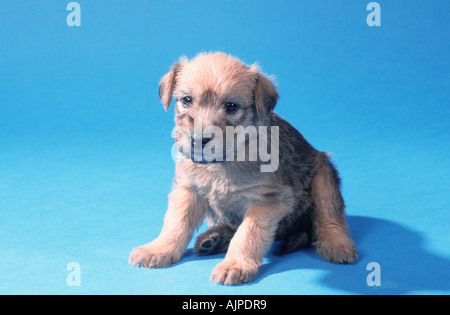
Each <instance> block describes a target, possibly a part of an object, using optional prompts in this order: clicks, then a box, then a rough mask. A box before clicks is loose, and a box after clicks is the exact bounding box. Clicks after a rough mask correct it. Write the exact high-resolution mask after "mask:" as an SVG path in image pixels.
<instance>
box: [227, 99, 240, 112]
mask: <svg viewBox="0 0 450 315" xmlns="http://www.w3.org/2000/svg"><path fill="white" fill-rule="evenodd" d="M225 109H226V110H227V112H228V113H233V112H235V111H236V110H237V109H238V106H237V105H236V104H234V103H231V102H228V103H226V104H225Z"/></svg>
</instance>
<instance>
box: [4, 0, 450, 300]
mask: <svg viewBox="0 0 450 315" xmlns="http://www.w3.org/2000/svg"><path fill="white" fill-rule="evenodd" d="M370 2H371V1H369V0H367V1H361V0H346V1H339V0H317V1H306V0H286V1H275V0H273V1H272V0H267V1H257V0H245V1H237V0H227V1H216V0H208V1H207V0H190V1H181V0H178V1H177V0H165V1H160V0H154V1H125V0H120V1H119V0H95V1H94V0H80V1H78V2H76V3H70V1H61V0H58V1H56V0H46V1H39V2H30V1H24V0H14V1H13V0H2V1H0V293H2V294H35V293H37V294H141V293H142V294H428V293H437V294H449V293H450V268H449V267H450V264H449V262H450V246H449V230H450V229H449V208H450V203H449V199H450V198H449V197H450V191H449V189H450V179H449V178H450V176H449V172H450V163H449V162H450V159H449V157H450V124H449V121H450V110H449V108H450V102H449V86H450V82H449V73H450V67H449V53H450V51H449V31H450V18H449V13H450V2H449V1H447V0H414V1H401V0H389V1H385V0H380V1H378V2H376V3H375V4H373V3H372V4H370ZM369 4H370V5H369ZM368 5H369V6H368ZM204 51H223V52H226V53H229V54H231V55H234V56H236V57H238V58H239V59H241V60H243V61H244V62H246V63H248V64H251V63H254V62H258V63H259V64H260V65H262V69H263V71H264V72H265V73H269V74H273V75H274V76H275V78H276V82H277V85H278V91H279V93H280V96H281V98H280V100H279V102H278V105H277V107H276V109H275V111H276V112H277V113H278V114H280V115H281V116H282V117H283V118H285V119H286V120H288V121H289V122H290V123H291V124H292V125H293V126H295V127H296V128H297V129H299V130H300V131H301V132H302V134H303V135H304V136H305V138H306V139H307V140H308V141H309V142H310V143H312V144H313V145H314V146H315V147H316V148H317V149H319V150H322V151H327V152H330V154H331V155H332V156H333V158H334V161H335V163H336V165H337V168H338V169H339V171H340V174H341V177H342V179H343V194H344V198H345V200H346V204H347V214H348V222H349V226H350V230H351V234H352V236H353V238H354V240H355V243H356V245H357V247H358V250H359V254H360V257H359V259H358V261H357V262H356V263H355V264H352V265H336V264H331V263H329V262H326V261H324V260H323V259H322V258H321V257H319V256H318V255H317V254H316V253H315V252H314V250H312V249H306V250H301V251H299V252H295V253H292V254H289V255H286V256H281V257H279V256H276V255H275V254H274V249H272V250H271V251H270V252H269V254H268V256H267V257H266V258H265V259H264V261H263V265H262V267H261V270H260V272H259V274H258V276H257V277H256V279H255V280H254V281H253V282H250V283H248V284H245V285H243V286H232V287H229V286H223V285H216V284H214V283H212V282H211V281H210V280H209V276H210V273H211V270H212V269H213V268H214V266H215V265H216V264H217V263H219V262H220V261H221V260H222V259H223V258H224V255H223V254H220V255H213V256H208V257H197V256H196V255H195V254H194V253H193V250H192V248H193V243H192V242H191V244H190V245H189V248H188V251H187V253H186V255H185V257H184V258H183V259H182V260H181V261H180V262H179V263H177V264H175V265H174V266H172V267H170V268H165V269H158V270H148V269H140V268H136V267H133V266H131V265H129V264H128V256H129V254H130V252H131V250H132V248H134V247H136V246H138V245H142V244H144V243H146V242H149V241H151V240H152V239H154V238H155V237H157V236H158V234H159V231H160V229H161V227H162V223H163V218H164V214H165V211H166V207H167V195H168V193H169V192H170V190H171V186H172V179H173V177H174V164H175V162H174V161H173V160H172V157H171V148H172V141H173V139H172V138H171V131H172V128H173V125H174V123H173V109H172V107H171V108H170V109H169V112H168V113H167V112H165V111H164V109H163V107H162V105H161V103H160V101H159V99H158V82H159V79H160V78H161V77H162V76H163V75H164V74H165V73H166V72H167V71H168V69H169V67H170V65H171V64H172V63H174V62H176V61H177V60H178V58H179V57H180V56H182V55H185V56H187V57H189V58H191V57H194V56H195V55H196V54H197V53H199V52H204ZM204 229H205V226H202V227H201V228H200V231H199V232H201V231H203V230H204ZM275 245H276V244H275Z"/></svg>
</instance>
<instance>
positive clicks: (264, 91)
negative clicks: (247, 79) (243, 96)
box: [255, 71, 279, 117]
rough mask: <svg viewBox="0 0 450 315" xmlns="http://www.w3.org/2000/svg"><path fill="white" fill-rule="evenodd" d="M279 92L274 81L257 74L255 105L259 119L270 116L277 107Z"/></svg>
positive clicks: (259, 73) (258, 72)
mask: <svg viewBox="0 0 450 315" xmlns="http://www.w3.org/2000/svg"><path fill="white" fill-rule="evenodd" d="M278 97H279V96H278V92H277V90H276V88H275V85H274V84H273V83H272V81H271V80H270V79H269V78H267V77H266V76H265V75H264V74H262V73H261V72H260V71H257V73H256V87H255V105H256V111H257V113H258V116H259V117H264V116H266V115H267V114H269V113H270V112H271V111H272V110H273V109H274V108H275V105H277V100H278Z"/></svg>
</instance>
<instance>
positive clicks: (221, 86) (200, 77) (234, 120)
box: [159, 53, 278, 163]
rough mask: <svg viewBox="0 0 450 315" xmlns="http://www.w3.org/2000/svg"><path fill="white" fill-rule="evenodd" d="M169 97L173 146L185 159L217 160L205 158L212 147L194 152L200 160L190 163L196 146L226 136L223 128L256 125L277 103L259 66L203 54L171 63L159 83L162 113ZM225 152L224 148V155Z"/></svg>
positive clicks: (268, 80)
mask: <svg viewBox="0 0 450 315" xmlns="http://www.w3.org/2000/svg"><path fill="white" fill-rule="evenodd" d="M172 96H173V98H174V99H175V123H176V127H177V128H178V132H176V135H175V143H176V145H177V147H178V149H179V150H180V151H181V152H182V153H183V154H184V155H185V156H187V157H189V158H192V159H193V160H194V162H200V163H205V162H214V161H215V160H217V159H214V158H213V159H208V156H207V155H208V152H209V153H210V155H211V154H212V155H214V153H216V154H217V152H215V151H217V146H215V147H214V148H213V150H212V151H208V152H205V151H203V153H202V152H200V151H198V152H197V155H198V153H199V152H200V155H201V158H198V159H194V155H195V154H194V149H193V147H194V145H195V144H198V147H199V148H204V147H205V146H206V145H207V143H208V142H209V141H210V140H211V139H214V138H215V137H216V136H217V133H219V131H221V133H222V135H223V137H225V136H226V130H227V128H226V127H227V126H242V127H243V128H246V127H248V126H251V125H258V124H259V123H260V122H263V121H264V120H265V119H266V118H267V116H268V114H269V113H270V112H271V111H272V110H273V109H274V107H275V105H276V103H277V99H278V93H277V91H276V88H275V86H274V84H273V83H272V82H271V81H270V79H269V78H267V77H266V76H265V75H264V74H262V73H261V72H260V70H259V68H258V66H256V65H252V66H246V65H244V64H243V63H242V62H240V61H239V60H237V59H236V58H233V57H231V56H228V55H225V54H223V53H209V54H206V53H203V54H199V55H198V56H197V57H196V58H194V59H192V60H187V59H186V58H182V59H180V61H179V62H178V63H176V64H174V65H173V66H172V67H171V69H170V71H169V72H168V73H167V74H166V75H165V76H164V77H163V78H162V79H161V82H160V84H159V97H160V99H161V102H162V103H163V105H164V108H165V109H166V110H167V109H168V108H169V105H170V103H171V100H172ZM199 128H201V131H200V134H199V132H197V131H198V130H199ZM213 134H214V137H213V136H212V135H213ZM205 135H207V136H205ZM223 145H225V141H223ZM187 147H189V148H191V149H190V150H186V148H187ZM183 148H184V150H183ZM226 150H227V148H225V147H224V149H223V153H224V154H225V152H226ZM206 151H207V150H206Z"/></svg>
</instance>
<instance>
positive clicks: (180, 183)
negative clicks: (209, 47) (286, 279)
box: [130, 53, 357, 284]
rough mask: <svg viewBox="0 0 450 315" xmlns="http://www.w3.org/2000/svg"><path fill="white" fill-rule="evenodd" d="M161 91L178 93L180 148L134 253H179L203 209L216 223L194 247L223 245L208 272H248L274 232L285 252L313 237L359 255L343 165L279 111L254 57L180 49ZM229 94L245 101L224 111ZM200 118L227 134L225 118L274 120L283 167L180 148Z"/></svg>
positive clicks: (157, 263)
mask: <svg viewBox="0 0 450 315" xmlns="http://www.w3.org/2000/svg"><path fill="white" fill-rule="evenodd" d="M159 94H160V98H161V101H162V103H163V105H164V107H165V108H166V109H167V108H168V107H169V105H170V103H171V99H172V96H174V98H175V105H174V106H175V123H176V126H177V129H178V132H177V134H176V135H175V145H176V146H177V148H178V149H179V150H180V152H182V153H180V156H179V159H178V161H177V165H176V171H175V175H176V179H175V182H174V190H173V192H172V193H171V194H170V197H169V207H168V210H167V214H166V217H165V220H164V226H163V228H162V231H161V233H160V235H159V237H158V238H157V239H156V240H155V241H153V242H151V243H149V244H147V245H144V246H141V247H139V248H137V249H135V250H134V251H133V252H132V254H131V256H130V263H132V264H134V265H137V266H142V267H148V268H157V267H167V266H169V265H170V264H171V263H174V262H177V261H178V260H179V259H180V258H181V256H182V255H183V253H184V251H185V250H186V247H187V245H188V243H189V241H190V239H191V237H192V235H193V233H194V231H195V229H196V228H197V227H198V226H199V224H200V223H201V222H202V220H203V219H206V220H207V222H208V223H209V225H210V226H211V227H212V229H211V230H209V231H207V232H206V233H204V234H203V235H202V236H201V237H200V238H199V239H198V240H197V243H196V250H197V251H198V252H199V253H200V250H202V249H206V250H207V252H208V253H213V252H214V251H216V252H221V251H225V250H227V254H226V256H225V259H224V261H223V262H222V263H220V264H218V265H217V266H216V268H214V270H213V272H212V274H211V279H212V280H213V281H215V282H219V283H223V284H240V283H242V282H247V281H250V280H251V279H252V278H253V277H254V276H255V275H256V274H257V272H258V268H259V266H260V264H261V262H262V259H263V257H264V255H265V254H266V253H267V251H268V249H269V248H270V246H271V244H272V242H273V241H274V239H280V240H284V241H285V242H286V251H287V252H289V251H293V250H297V249H299V248H302V247H305V246H308V245H314V246H315V248H316V250H317V252H318V253H319V254H321V255H322V256H323V257H324V258H326V259H327V260H330V261H334V262H342V263H349V262H353V261H355V260H356V257H357V254H356V249H355V247H354V244H353V242H352V240H351V238H350V235H349V234H348V231H347V225H346V222H345V218H344V216H345V212H344V208H345V206H344V202H343V199H342V196H341V194H340V190H339V178H338V175H337V172H336V171H335V169H334V168H333V166H332V164H331V162H330V161H329V159H328V158H327V156H326V155H325V154H324V153H322V152H319V151H317V150H315V149H314V148H313V147H312V146H311V145H310V144H309V143H308V142H307V141H306V140H305V139H304V138H303V137H302V136H301V134H300V133H299V132H298V131H296V130H295V129H294V128H293V127H292V126H291V125H289V124H288V123H287V122H286V121H284V120H283V119H281V118H280V117H279V116H278V115H276V114H275V113H273V109H274V107H275V105H276V103H277V99H278V93H277V91H276V88H275V85H274V84H273V83H272V82H271V80H270V79H269V78H268V77H267V76H265V75H264V74H263V73H262V72H261V71H260V70H259V67H258V66H256V65H251V66H246V65H244V64H243V63H242V62H240V61H239V60H237V59H236V58H233V57H230V56H228V55H225V54H222V53H213V54H200V55H198V56H197V57H196V58H194V59H193V60H187V59H186V58H182V59H180V61H179V62H178V63H177V64H175V65H174V66H172V68H171V70H170V71H169V73H168V74H166V75H165V76H164V77H163V78H162V79H161V82H160V90H159ZM186 96H189V97H191V98H192V104H191V105H189V106H184V105H183V103H182V99H183V98H184V97H186ZM228 102H233V103H236V104H239V110H237V111H236V112H233V113H231V114H230V113H229V112H226V110H225V104H227V103H228ZM199 118H201V120H202V127H203V128H204V129H207V128H208V127H212V126H218V127H220V129H221V130H222V131H223V132H224V134H226V127H227V126H238V125H239V126H243V127H246V126H266V127H268V128H269V127H272V126H276V127H277V128H279V137H280V139H279V146H280V148H279V156H280V165H279V168H277V169H274V172H261V168H260V166H261V165H262V162H261V161H260V160H257V161H250V160H245V161H240V162H236V161H223V162H220V163H209V164H206V163H205V164H199V163H194V162H193V160H192V159H191V152H190V151H189V152H187V153H186V152H183V151H182V150H181V148H182V147H183V146H185V145H188V146H190V145H191V141H193V140H192V138H191V137H192V134H190V133H189V132H190V131H192V129H193V128H194V119H199ZM183 130H184V131H183ZM277 167H278V166H277ZM221 233H223V234H222V235H221ZM230 238H231V241H230ZM203 245H205V246H207V247H205V248H202V246H203ZM212 246H217V247H212ZM210 249H211V250H210Z"/></svg>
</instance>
